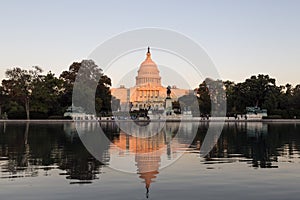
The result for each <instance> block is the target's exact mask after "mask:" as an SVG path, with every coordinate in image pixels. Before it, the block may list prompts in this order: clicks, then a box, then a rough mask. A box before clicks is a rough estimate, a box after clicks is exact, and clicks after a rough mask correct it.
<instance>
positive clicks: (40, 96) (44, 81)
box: [31, 71, 63, 116]
mask: <svg viewBox="0 0 300 200" xmlns="http://www.w3.org/2000/svg"><path fill="white" fill-rule="evenodd" d="M33 84H34V89H33V91H32V105H31V110H32V111H35V112H41V113H45V114H46V115H47V116H50V115H62V112H61V110H62V109H61V107H60V105H59V104H58V102H59V99H60V98H61V95H62V86H63V81H62V80H61V79H58V78H56V77H55V74H53V73H52V72H51V71H50V72H48V73H47V75H43V76H40V78H39V79H36V80H35V81H34V82H33Z"/></svg>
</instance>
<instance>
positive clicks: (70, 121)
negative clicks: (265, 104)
mask: <svg viewBox="0 0 300 200" xmlns="http://www.w3.org/2000/svg"><path fill="white" fill-rule="evenodd" d="M66 122H67V123H73V122H76V121H75V120H72V119H58V120H55V119H31V120H24V119H20V120H19V119H16V120H14V119H8V120H3V119H1V120H0V123H41V124H43V123H44V124H55V123H66ZM77 122H93V123H94V122H100V123H101V122H132V120H80V121H77ZM138 122H148V121H146V120H140V121H138ZM151 122H200V123H208V122H209V123H220V122H224V123H234V122H235V123H241V122H244V123H248V122H249V123H253V122H254V123H300V119H250V120H249V119H247V120H245V119H237V120H235V119H225V120H222V119H209V120H196V119H167V120H158V119H156V120H151Z"/></svg>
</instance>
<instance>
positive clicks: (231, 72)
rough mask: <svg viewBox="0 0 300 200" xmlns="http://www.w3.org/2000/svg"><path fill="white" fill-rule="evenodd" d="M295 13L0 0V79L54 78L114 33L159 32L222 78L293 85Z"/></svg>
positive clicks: (257, 7) (297, 58) (297, 35)
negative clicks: (33, 73)
mask: <svg viewBox="0 0 300 200" xmlns="http://www.w3.org/2000/svg"><path fill="white" fill-rule="evenodd" d="M299 10H300V1H297V0H295V1H289V0H281V1H276V0H257V1H254V0H251V1H248V0H245V1H242V0H240V1H237V0H236V1H225V0H224V1H210V0H208V1H150V0H148V1H121V0H120V1H103V2H100V1H12V0H10V1H8V0H7V1H1V2H0V78H1V79H2V78H3V77H4V71H5V69H7V68H9V67H14V66H20V67H29V66H33V65H39V66H41V67H42V68H43V69H45V70H46V71H49V70H51V71H53V72H55V73H56V74H57V75H59V73H60V72H61V71H63V70H66V69H67V68H68V66H69V65H70V64H71V63H72V62H73V61H80V60H82V59H84V58H86V57H87V56H88V55H89V54H90V53H91V51H92V50H94V49H95V47H97V46H98V45H99V44H101V43H102V42H104V41H105V40H107V39H109V38H110V37H112V36H113V35H116V34H118V33H120V32H124V31H128V30H131V29H136V28H143V27H161V28H167V29H172V30H175V31H179V32H180V33H183V34H185V35H187V36H189V37H191V38H192V39H194V40H195V41H196V42H198V43H199V44H200V45H202V46H203V47H204V48H205V49H206V51H207V53H208V54H209V56H210V57H211V58H212V59H213V61H214V62H215V64H216V67H217V68H218V70H219V73H220V76H221V77H222V78H223V79H230V80H233V81H242V80H244V79H245V78H247V77H250V76H251V75H253V74H258V73H267V74H269V75H271V76H272V77H275V78H276V79H277V80H278V82H279V83H280V84H285V83H286V82H290V83H292V84H296V83H300V78H299V74H300V73H299V72H300V65H299V64H300V21H299V20H300V12H299ZM142 59H144V58H142Z"/></svg>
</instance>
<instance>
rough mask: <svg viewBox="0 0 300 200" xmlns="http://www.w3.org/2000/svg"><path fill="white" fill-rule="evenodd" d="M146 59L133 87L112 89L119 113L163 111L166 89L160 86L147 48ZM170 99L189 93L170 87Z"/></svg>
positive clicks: (157, 72) (122, 86)
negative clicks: (119, 108) (147, 110)
mask: <svg viewBox="0 0 300 200" xmlns="http://www.w3.org/2000/svg"><path fill="white" fill-rule="evenodd" d="M146 55H147V57H146V59H145V61H144V62H142V63H141V65H140V68H139V70H138V74H137V76H136V78H135V80H136V84H135V86H134V87H131V88H126V87H125V86H124V85H121V86H120V87H119V88H112V89H111V94H112V95H113V96H114V97H116V98H117V99H120V104H121V111H128V110H129V109H130V107H131V106H132V108H131V109H132V110H139V109H144V108H148V107H149V106H150V107H151V109H152V110H164V109H165V99H166V97H167V88H166V87H164V86H162V85H161V77H160V74H159V70H158V67H157V65H156V63H155V62H154V61H153V60H152V58H151V53H150V48H149V47H148V52H147V54H146ZM171 91H172V93H171V98H172V100H173V101H175V100H177V99H178V98H179V97H181V96H183V95H186V94H188V93H189V92H190V90H187V89H179V88H177V87H176V86H172V89H171Z"/></svg>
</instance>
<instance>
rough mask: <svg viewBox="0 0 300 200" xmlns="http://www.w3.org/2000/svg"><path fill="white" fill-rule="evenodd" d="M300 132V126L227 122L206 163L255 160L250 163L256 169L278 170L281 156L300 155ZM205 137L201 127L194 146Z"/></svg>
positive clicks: (204, 130) (203, 127)
mask: <svg viewBox="0 0 300 200" xmlns="http://www.w3.org/2000/svg"><path fill="white" fill-rule="evenodd" d="M210 125H211V126H213V124H210ZM299 131H300V127H299V126H292V125H291V124H263V123H252V122H251V123H227V124H225V126H224V129H223V132H222V135H221V137H220V138H219V140H218V143H217V144H216V146H215V147H214V148H213V150H212V151H211V152H210V154H209V155H208V156H207V157H206V161H205V163H209V164H213V163H219V162H236V161H247V162H248V163H249V159H251V161H250V163H251V165H252V166H253V167H255V168H258V167H260V168H273V167H277V166H276V164H275V163H276V162H277V161H278V157H279V156H281V157H286V158H287V159H289V158H290V159H291V158H293V156H291V155H293V154H295V153H296V152H299V144H300V135H299V134H297V132H299ZM205 134H206V129H205V126H200V127H199V130H198V134H197V136H196V139H195V140H194V142H193V145H195V146H197V142H198V143H199V141H200V142H202V140H203V138H204V137H205ZM243 157H244V158H243ZM216 158H218V159H217V160H215V159H216ZM214 161H215V162H214ZM217 161H218V162H217ZM274 164H275V165H274Z"/></svg>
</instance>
